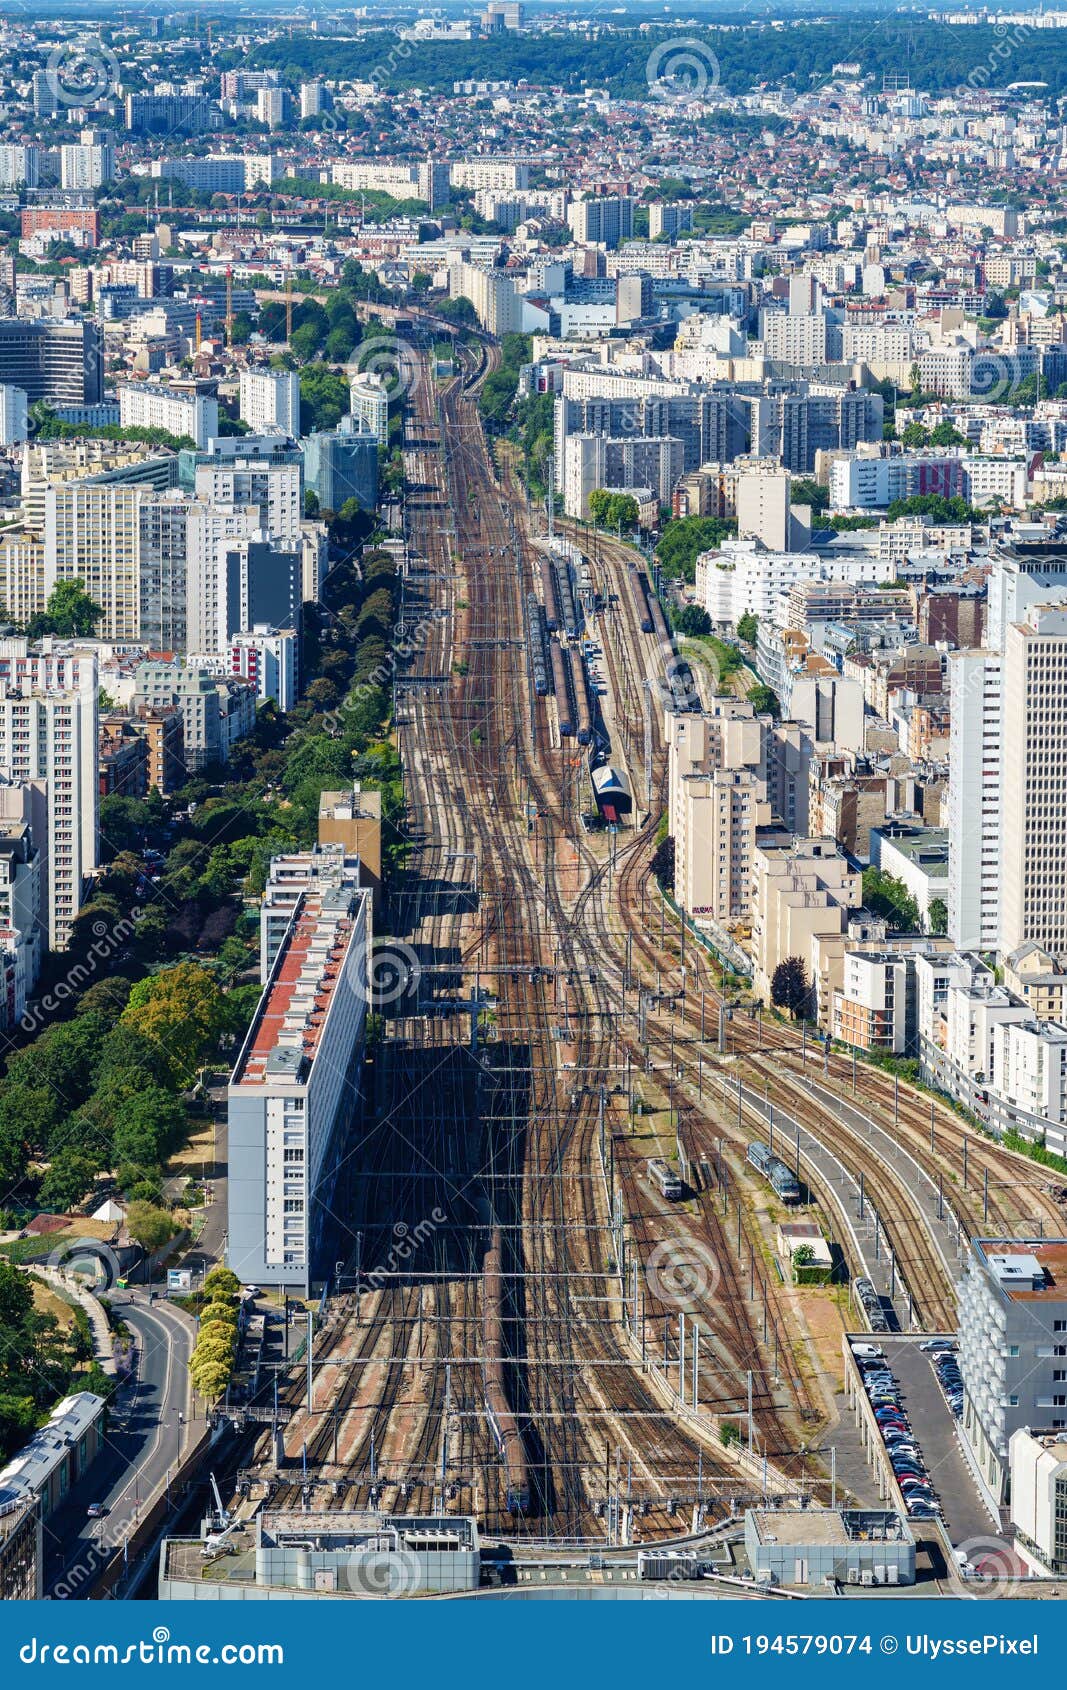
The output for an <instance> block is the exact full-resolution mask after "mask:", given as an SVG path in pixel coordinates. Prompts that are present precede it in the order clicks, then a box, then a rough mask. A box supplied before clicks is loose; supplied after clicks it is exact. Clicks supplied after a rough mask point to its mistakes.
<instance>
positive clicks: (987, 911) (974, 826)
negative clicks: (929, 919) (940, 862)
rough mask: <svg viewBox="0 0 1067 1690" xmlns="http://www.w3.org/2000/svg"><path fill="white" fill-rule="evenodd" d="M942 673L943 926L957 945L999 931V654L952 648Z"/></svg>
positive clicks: (974, 946)
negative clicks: (945, 686) (945, 699)
mask: <svg viewBox="0 0 1067 1690" xmlns="http://www.w3.org/2000/svg"><path fill="white" fill-rule="evenodd" d="M947 668H948V680H949V714H950V727H949V786H948V845H949V880H948V898H947V903H948V931H949V934H950V935H951V937H952V939H953V941H954V942H955V944H956V945H957V946H958V947H959V949H960V950H964V951H970V950H979V951H980V950H995V949H996V947H997V944H998V942H999V938H1000V900H1001V883H1002V877H1001V859H1000V851H1001V781H1002V778H1003V762H1002V748H1003V731H1004V729H1003V698H1002V681H1003V659H1002V658H1001V657H1000V655H999V653H997V652H992V651H956V652H952V653H950V654H949V657H948V660H947Z"/></svg>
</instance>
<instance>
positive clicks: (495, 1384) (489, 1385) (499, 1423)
mask: <svg viewBox="0 0 1067 1690" xmlns="http://www.w3.org/2000/svg"><path fill="white" fill-rule="evenodd" d="M502 1251H503V1244H502V1234H501V1231H500V1228H499V1227H494V1228H493V1230H492V1232H491V1233H490V1235H489V1248H488V1250H487V1251H486V1254H485V1260H484V1262H483V1264H482V1296H483V1309H484V1313H483V1315H482V1341H483V1344H484V1348H485V1362H484V1381H485V1417H486V1420H487V1421H488V1422H489V1430H490V1431H491V1432H492V1434H493V1442H494V1443H495V1444H496V1447H497V1453H498V1455H499V1456H500V1459H501V1461H502V1462H503V1463H504V1495H505V1506H506V1507H507V1511H508V1513H509V1514H525V1513H526V1511H527V1509H528V1508H529V1506H530V1479H529V1474H528V1471H527V1467H526V1451H525V1449H524V1448H523V1444H522V1434H521V1433H520V1431H519V1428H518V1424H517V1422H516V1420H515V1416H514V1414H513V1413H512V1411H511V1406H510V1404H509V1403H508V1395H507V1390H506V1388H505V1385H504V1366H505V1361H506V1355H505V1347H504V1275H503V1271H502Z"/></svg>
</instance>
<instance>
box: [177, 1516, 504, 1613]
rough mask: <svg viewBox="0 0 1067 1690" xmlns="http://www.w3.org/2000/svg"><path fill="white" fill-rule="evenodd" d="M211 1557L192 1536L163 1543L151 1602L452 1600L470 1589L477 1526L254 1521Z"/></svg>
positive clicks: (381, 1520)
mask: <svg viewBox="0 0 1067 1690" xmlns="http://www.w3.org/2000/svg"><path fill="white" fill-rule="evenodd" d="M227 1549H228V1553H226V1554H225V1555H222V1556H220V1557H216V1558H215V1559H214V1560H211V1559H210V1558H207V1557H205V1556H204V1554H203V1546H202V1542H201V1540H200V1539H199V1538H166V1539H164V1542H163V1548H162V1553H161V1555H160V1563H159V1597H160V1600H161V1601H170V1602H216V1601H223V1602H245V1601H260V1602H265V1601H277V1600H281V1601H294V1600H295V1601H299V1600H305V1601H317V1600H323V1599H328V1598H331V1597H337V1598H345V1597H349V1598H351V1597H356V1598H365V1597H374V1598H378V1599H380V1598H382V1597H388V1596H392V1597H411V1596H440V1595H448V1596H456V1595H460V1594H462V1593H464V1592H467V1591H472V1590H477V1588H478V1583H479V1580H480V1578H481V1547H480V1543H479V1538H478V1524H477V1521H476V1520H474V1519H471V1518H467V1517H465V1516H448V1517H446V1518H443V1519H437V1518H423V1519H420V1518H419V1517H417V1516H416V1515H389V1514H375V1513H370V1512H353V1513H347V1512H344V1511H341V1510H337V1511H334V1510H331V1511H329V1512H327V1513H322V1512H319V1513H316V1512H309V1511H307V1510H305V1509H301V1510H294V1511H288V1510H278V1511H276V1512H270V1511H268V1512H266V1513H262V1514H259V1515H257V1516H256V1518H255V1519H254V1520H252V1521H250V1522H249V1523H248V1527H247V1528H246V1529H245V1530H243V1531H242V1532H241V1533H240V1534H239V1535H235V1536H233V1537H232V1538H231V1539H230V1541H229V1544H228V1546H227Z"/></svg>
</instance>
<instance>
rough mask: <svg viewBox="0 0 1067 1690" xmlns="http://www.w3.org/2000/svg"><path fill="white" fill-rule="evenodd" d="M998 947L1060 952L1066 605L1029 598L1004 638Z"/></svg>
mask: <svg viewBox="0 0 1067 1690" xmlns="http://www.w3.org/2000/svg"><path fill="white" fill-rule="evenodd" d="M1003 686H1004V741H1003V743H1004V751H1005V756H1004V775H1003V806H1002V814H1001V918H1000V948H1001V950H1004V951H1014V950H1015V949H1016V948H1017V947H1018V946H1019V945H1021V944H1023V943H1024V941H1026V940H1028V939H1032V940H1034V941H1035V942H1036V943H1037V944H1039V945H1040V946H1041V947H1042V949H1043V950H1046V951H1050V952H1052V954H1053V955H1055V956H1058V955H1062V954H1063V953H1064V952H1067V610H1065V609H1059V608H1050V607H1048V606H1046V605H1034V606H1032V607H1031V609H1030V611H1029V613H1028V619H1027V621H1026V622H1024V623H1018V622H1013V623H1011V624H1009V626H1008V629H1007V632H1006V636H1005V641H1004V679H1003Z"/></svg>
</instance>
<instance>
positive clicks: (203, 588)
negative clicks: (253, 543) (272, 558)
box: [184, 499, 261, 652]
mask: <svg viewBox="0 0 1067 1690" xmlns="http://www.w3.org/2000/svg"><path fill="white" fill-rule="evenodd" d="M260 512H261V507H260V506H259V505H258V504H252V503H249V504H239V505H235V504H230V505H216V504H211V503H209V502H208V501H206V500H204V499H198V500H197V501H196V503H195V504H191V505H190V506H189V507H188V513H187V517H186V548H187V550H186V601H185V602H186V616H185V631H186V645H185V647H184V649H185V650H186V651H204V652H217V651H223V650H225V649H226V647H225V645H224V643H223V638H222V635H221V633H220V629H221V628H222V626H223V621H224V607H225V602H226V582H225V564H224V557H225V550H226V544H227V542H229V541H233V540H239V539H250V538H251V537H252V535H253V534H255V533H256V532H257V531H258V530H259V528H260V526H261V520H260Z"/></svg>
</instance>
